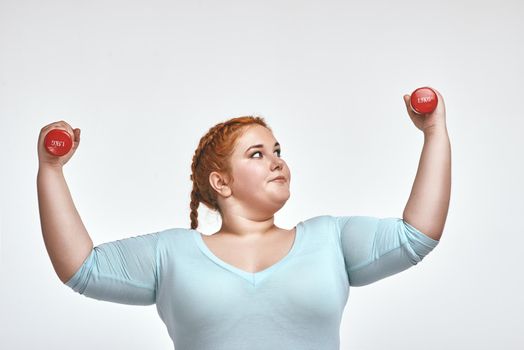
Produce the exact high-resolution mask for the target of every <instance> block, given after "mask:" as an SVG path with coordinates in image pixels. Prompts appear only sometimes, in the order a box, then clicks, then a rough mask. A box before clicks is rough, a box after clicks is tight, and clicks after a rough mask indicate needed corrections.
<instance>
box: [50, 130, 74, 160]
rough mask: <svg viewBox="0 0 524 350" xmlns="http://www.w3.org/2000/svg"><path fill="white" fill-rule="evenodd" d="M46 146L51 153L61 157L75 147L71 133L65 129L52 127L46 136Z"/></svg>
mask: <svg viewBox="0 0 524 350" xmlns="http://www.w3.org/2000/svg"><path fill="white" fill-rule="evenodd" d="M44 147H45V149H46V150H47V152H49V153H50V154H52V155H54V156H58V157H61V156H63V155H64V154H67V153H68V152H69V151H70V150H71V147H73V140H72V139H71V135H69V133H68V132H67V131H65V130H63V129H52V130H51V131H49V132H48V133H47V134H46V135H45V138H44Z"/></svg>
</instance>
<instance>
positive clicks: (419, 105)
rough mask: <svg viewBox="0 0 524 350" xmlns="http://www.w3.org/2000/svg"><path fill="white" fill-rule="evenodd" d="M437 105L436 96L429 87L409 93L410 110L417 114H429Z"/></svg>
mask: <svg viewBox="0 0 524 350" xmlns="http://www.w3.org/2000/svg"><path fill="white" fill-rule="evenodd" d="M437 104H438V98H437V94H436V93H435V91H433V89H431V88H429V87H421V88H418V89H416V90H415V91H413V93H411V98H410V105H411V109H412V110H413V112H415V113H417V114H427V113H431V112H433V111H434V110H435V108H437Z"/></svg>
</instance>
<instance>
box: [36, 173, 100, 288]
mask: <svg viewBox="0 0 524 350" xmlns="http://www.w3.org/2000/svg"><path fill="white" fill-rule="evenodd" d="M37 192H38V207H39V212H40V224H41V228H42V235H43V238H44V243H45V246H46V249H47V253H48V254H49V257H50V259H51V263H52V264H53V267H54V269H55V271H56V273H57V275H58V277H59V278H60V280H61V281H62V282H64V283H65V282H67V280H68V279H69V278H70V277H72V276H73V274H74V273H75V272H76V271H77V270H78V268H79V267H80V266H81V265H82V263H83V262H84V260H85V258H87V256H88V255H89V254H90V252H91V250H92V249H93V242H92V240H91V237H89V234H88V232H87V230H86V228H85V227H84V224H83V222H82V220H81V218H80V215H79V214H78V212H77V210H76V207H75V204H74V203H73V199H72V197H71V193H70V192H69V188H68V186H67V183H66V181H65V178H64V174H63V171H62V168H53V167H40V168H39V170H38V175H37Z"/></svg>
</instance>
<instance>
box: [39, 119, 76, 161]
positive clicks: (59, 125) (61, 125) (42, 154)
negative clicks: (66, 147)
mask: <svg viewBox="0 0 524 350" xmlns="http://www.w3.org/2000/svg"><path fill="white" fill-rule="evenodd" d="M52 129H63V130H65V131H67V132H68V133H69V136H71V139H72V141H73V147H71V150H70V151H69V152H68V153H66V154H64V155H63V156H55V155H52V154H50V153H49V152H48V151H47V150H46V149H45V146H44V139H45V136H46V135H47V133H48V132H49V131H51V130H52ZM79 144H80V129H78V128H77V129H73V128H72V127H71V126H70V125H69V124H68V123H66V122H65V121H63V120H61V121H59V122H54V123H51V124H49V125H46V126H44V127H43V128H42V130H40V136H39V137H38V163H39V166H40V167H42V166H52V167H62V166H64V165H65V164H66V163H67V162H68V161H69V159H71V157H72V156H73V154H75V151H76V149H77V148H78V145H79Z"/></svg>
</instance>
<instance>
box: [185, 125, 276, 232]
mask: <svg viewBox="0 0 524 350" xmlns="http://www.w3.org/2000/svg"><path fill="white" fill-rule="evenodd" d="M253 124H258V125H262V126H264V127H266V128H267V129H269V130H270V131H271V128H270V127H269V126H268V125H267V124H266V122H265V120H264V118H262V117H257V116H243V117H237V118H232V119H229V120H227V121H225V122H222V123H218V124H216V125H215V126H213V127H211V128H210V129H209V130H208V132H207V133H206V134H205V135H204V136H202V138H201V139H200V142H199V144H198V147H197V149H196V150H195V154H194V155H193V162H192V164H191V175H190V177H189V178H190V180H191V181H193V189H192V191H191V203H190V204H189V207H190V209H191V213H190V215H189V217H190V219H191V229H196V228H197V227H198V211H197V209H198V206H199V204H200V202H202V203H204V205H205V206H206V207H208V208H209V209H211V210H216V211H218V212H219V213H220V214H222V213H221V211H220V207H219V206H218V201H217V193H216V191H215V190H214V189H213V187H211V185H210V184H209V174H211V173H212V172H213V171H217V172H220V173H222V174H224V175H225V176H226V177H228V178H229V179H231V181H233V177H232V176H231V166H230V157H231V154H232V153H233V150H234V147H235V144H236V141H237V139H238V137H239V136H241V135H242V133H243V132H244V130H245V127H246V126H249V125H253Z"/></svg>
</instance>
